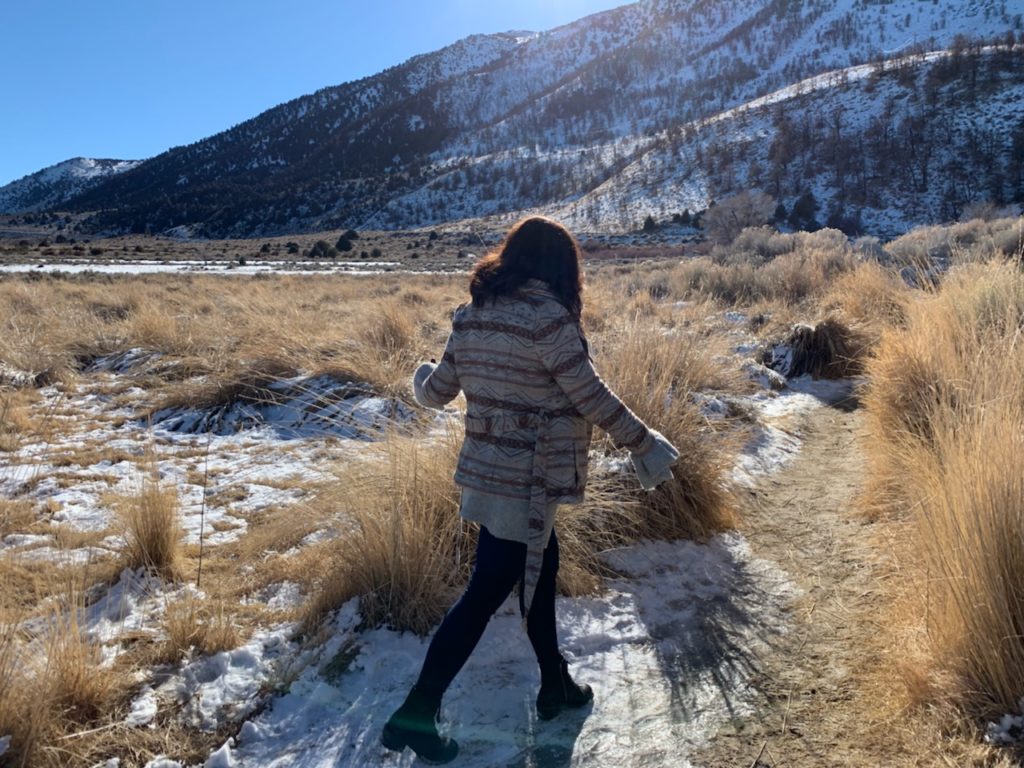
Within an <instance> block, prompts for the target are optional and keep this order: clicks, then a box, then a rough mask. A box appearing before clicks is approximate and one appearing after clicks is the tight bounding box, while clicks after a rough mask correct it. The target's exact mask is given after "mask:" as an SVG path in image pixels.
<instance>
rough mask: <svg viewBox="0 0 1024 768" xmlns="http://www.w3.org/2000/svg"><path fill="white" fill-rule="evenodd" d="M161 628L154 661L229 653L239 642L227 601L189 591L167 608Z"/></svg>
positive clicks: (237, 628)
mask: <svg viewBox="0 0 1024 768" xmlns="http://www.w3.org/2000/svg"><path fill="white" fill-rule="evenodd" d="M163 629H164V632H165V634H166V639H165V640H164V642H163V643H162V645H161V647H160V648H159V650H158V652H157V654H156V656H155V659H154V660H156V661H168V662H177V661H180V660H181V659H183V658H185V657H187V656H188V655H189V654H190V653H193V652H198V653H203V654H213V653H219V652H220V651H230V650H231V649H233V648H237V647H238V645H239V644H240V642H241V632H240V628H239V627H238V626H237V625H236V624H235V621H234V619H233V617H232V612H231V611H230V610H229V608H228V605H227V602H226V601H225V600H223V599H221V600H214V601H209V600H205V599H202V598H199V597H196V595H195V594H194V593H193V592H191V591H188V592H186V593H185V594H184V596H182V597H181V598H179V599H178V600H176V601H174V602H171V603H169V604H168V605H167V608H166V610H165V612H164V622H163Z"/></svg>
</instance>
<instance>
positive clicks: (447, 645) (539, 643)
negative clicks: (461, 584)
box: [416, 527, 560, 699]
mask: <svg viewBox="0 0 1024 768" xmlns="http://www.w3.org/2000/svg"><path fill="white" fill-rule="evenodd" d="M525 564H526V545H525V544H520V543H519V542H516V541H509V540H507V539H499V538H497V537H496V536H492V535H491V533H490V532H489V531H488V530H487V529H486V528H483V527H481V528H480V539H479V541H478V542H477V547H476V563H475V565H474V566H473V575H472V576H471V577H470V579H469V586H467V587H466V591H465V592H463V594H462V597H460V598H459V601H458V602H457V603H456V604H455V605H454V606H452V608H451V610H450V611H448V614H447V615H446V616H445V617H444V620H443V621H442V622H441V626H440V627H438V629H437V632H436V633H435V634H434V639H433V640H431V641H430V648H429V649H428V650H427V657H426V659H424V661H423V670H422V671H421V672H420V677H419V680H417V681H416V687H417V688H418V689H419V690H421V691H423V692H424V693H426V694H428V695H430V696H433V697H436V698H438V699H440V698H441V696H442V695H443V694H444V692H445V691H446V690H447V689H448V686H449V685H451V682H452V680H454V679H455V676H456V675H457V674H458V673H459V670H460V669H462V665H463V664H465V663H466V659H468V658H469V655H470V654H471V653H472V652H473V649H474V648H475V647H476V644H477V643H478V642H479V641H480V636H481V635H483V633H484V629H485V628H486V627H487V622H488V621H490V618H491V616H493V615H494V612H495V611H497V610H498V608H500V607H501V604H502V603H503V602H504V601H505V598H506V597H508V595H509V593H510V592H511V591H512V588H513V587H515V585H516V584H518V583H519V581H520V580H521V579H522V576H523V568H524V566H525ZM557 574H558V539H557V538H556V536H555V532H554V530H552V531H551V539H550V540H549V541H548V545H547V548H546V549H545V550H544V563H543V565H542V567H541V572H540V579H539V581H538V582H537V591H536V592H535V593H534V596H533V605H532V606H531V607H530V617H529V620H528V621H527V624H526V629H527V634H528V635H529V637H530V643H531V644H532V645H533V652H534V653H535V654H536V655H537V663H538V664H539V665H540V668H541V670H542V671H543V670H545V669H554V668H556V667H557V666H558V662H559V659H560V656H559V653H558V635H557V631H556V628H555V577H556V575H557Z"/></svg>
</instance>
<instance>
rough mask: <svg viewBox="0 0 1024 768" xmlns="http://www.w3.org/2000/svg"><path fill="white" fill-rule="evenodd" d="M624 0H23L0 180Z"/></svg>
mask: <svg viewBox="0 0 1024 768" xmlns="http://www.w3.org/2000/svg"><path fill="white" fill-rule="evenodd" d="M625 2H627V0H482V1H481V0H376V1H373V0H370V1H369V2H367V1H366V0H364V2H354V1H353V0H333V2H332V1H331V0H310V1H309V2H301V1H295V0H293V1H292V2H281V0H276V1H275V0H247V1H246V2H242V0H121V1H120V2H114V1H113V0H21V1H20V2H14V3H9V4H7V5H6V7H5V8H4V10H3V13H2V20H0V72H2V73H3V82H4V85H3V89H2V95H0V99H2V101H0V186H2V185H4V184H6V183H8V182H10V181H13V180H14V179H17V178H20V177H22V176H24V175H26V174H29V173H33V172H35V171H38V170H40V169H41V168H44V167H46V166H48V165H53V164H54V163H58V162H60V161H62V160H66V159H68V158H71V157H76V156H83V157H104V158H105V157H112V158H120V159H139V158H145V157H152V156H153V155H155V154H158V153H159V152H162V151H163V150H165V149H169V148H170V147H173V146H178V145H182V144H189V143H191V142H193V141H196V140H197V139H201V138H204V137H206V136H209V135H211V134H214V133H217V132H218V131H220V130H223V129H225V128H228V127H230V126H232V125H235V124H237V123H240V122H242V121H243V120H246V119H248V118H250V117H253V116H254V115H257V114H259V113H260V112H262V111H263V110H265V109H268V108H270V107H273V106H275V105H277V104H280V103H281V102H284V101H287V100H289V99H292V98H295V97H296V96H300V95H302V94H304V93H311V92H312V91H315V90H317V89H318V88H323V87H324V86H328V85H337V84H339V83H343V82H346V81H349V80H355V79H358V78H360V77H364V76H366V75H370V74H374V73H376V72H379V71H380V70H382V69H385V68H386V67H389V66H392V65H394V64H398V63H400V62H402V61H404V60H406V59H407V58H409V57H410V56H414V55H416V54H418V53H426V52H428V51H433V50H436V49H437V48H440V47H442V46H444V45H447V44H448V43H452V42H454V41H455V40H458V39H460V38H462V37H465V36H466V35H470V34H473V33H475V32H504V31H507V30H512V29H530V30H544V29H550V28H552V27H555V26H558V25H559V24H564V23H567V22H569V21H573V20H575V19H578V18H581V17H583V16H586V15H587V14H589V13H594V12H596V11H600V10H605V9H607V8H614V7H616V6H619V5H623V4H625Z"/></svg>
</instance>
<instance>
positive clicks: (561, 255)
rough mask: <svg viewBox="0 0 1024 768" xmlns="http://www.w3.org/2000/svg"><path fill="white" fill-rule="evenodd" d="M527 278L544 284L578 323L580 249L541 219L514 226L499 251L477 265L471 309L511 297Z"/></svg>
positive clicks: (565, 233)
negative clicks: (504, 297)
mask: <svg viewBox="0 0 1024 768" xmlns="http://www.w3.org/2000/svg"><path fill="white" fill-rule="evenodd" d="M530 278H536V279H538V280H543V281H544V282H545V283H547V284H548V285H549V286H550V287H551V290H552V291H553V292H554V294H555V296H557V297H558V299H559V301H561V302H562V304H563V305H564V306H565V308H566V309H567V310H569V313H570V314H571V315H572V316H573V317H574V318H576V319H577V320H579V318H580V313H581V312H582V311H583V298H582V296H581V294H582V292H583V270H582V269H581V268H580V247H579V245H578V244H577V243H576V238H574V237H573V236H572V234H571V233H570V232H569V230H568V229H566V228H565V227H563V226H562V225H561V224H559V223H558V222H557V221H553V220H552V219H548V218H545V217H543V216H531V217H529V218H526V219H523V220H522V221H520V222H518V223H517V224H515V226H513V227H512V229H510V230H509V231H508V234H507V235H505V241H504V242H503V243H502V244H501V248H499V249H498V250H497V251H495V252H493V253H489V254H487V256H485V257H484V258H482V259H481V260H480V262H479V263H478V264H477V265H476V268H475V269H474V270H473V277H472V278H471V279H470V281H469V294H470V296H472V297H473V306H475V307H479V306H482V305H483V304H484V303H485V302H487V301H488V300H491V299H495V298H497V297H498V296H507V295H510V294H514V293H515V292H516V291H518V290H519V289H520V288H521V287H522V286H523V284H524V283H525V282H526V281H527V280H529V279H530Z"/></svg>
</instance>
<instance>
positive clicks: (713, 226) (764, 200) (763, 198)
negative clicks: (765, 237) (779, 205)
mask: <svg viewBox="0 0 1024 768" xmlns="http://www.w3.org/2000/svg"><path fill="white" fill-rule="evenodd" d="M774 212H775V199H774V198H773V197H772V196H771V195H769V194H768V193H766V192H762V191H761V190H759V189H754V190H749V191H748V190H744V191H743V192H740V193H738V194H735V195H732V196H731V197H727V198H725V199H723V200H720V201H718V202H717V203H715V205H712V206H711V207H710V208H708V209H707V211H705V212H704V217H703V219H702V221H703V226H704V232H705V233H706V234H707V236H708V237H709V238H710V239H711V240H712V241H714V242H716V243H731V242H732V241H733V240H734V239H735V238H736V236H737V235H738V234H739V233H740V232H742V231H743V230H744V229H746V228H747V227H759V226H761V225H762V224H765V223H767V222H768V221H770V220H771V218H772V215H773V214H774Z"/></svg>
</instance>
